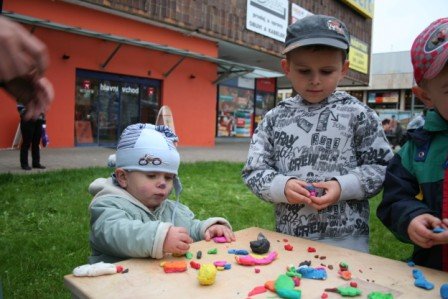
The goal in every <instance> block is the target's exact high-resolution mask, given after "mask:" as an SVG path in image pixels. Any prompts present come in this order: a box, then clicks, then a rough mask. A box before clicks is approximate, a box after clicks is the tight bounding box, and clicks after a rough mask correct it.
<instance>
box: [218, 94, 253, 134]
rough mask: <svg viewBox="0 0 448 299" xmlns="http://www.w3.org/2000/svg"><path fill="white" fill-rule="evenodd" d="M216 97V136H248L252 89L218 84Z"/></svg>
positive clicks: (250, 119) (250, 126)
mask: <svg viewBox="0 0 448 299" xmlns="http://www.w3.org/2000/svg"><path fill="white" fill-rule="evenodd" d="M218 97H219V98H218V119H217V136H219V137H224V136H225V137H231V136H235V137H250V135H251V132H252V118H253V103H254V91H253V90H251V89H245V88H238V87H231V86H224V85H220V86H219V90H218Z"/></svg>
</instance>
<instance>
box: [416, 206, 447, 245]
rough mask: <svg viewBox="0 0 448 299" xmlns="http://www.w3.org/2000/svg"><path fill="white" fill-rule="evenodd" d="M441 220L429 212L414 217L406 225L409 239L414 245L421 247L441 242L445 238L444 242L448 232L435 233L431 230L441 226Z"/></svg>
mask: <svg viewBox="0 0 448 299" xmlns="http://www.w3.org/2000/svg"><path fill="white" fill-rule="evenodd" d="M441 224H442V221H441V220H440V219H439V218H437V217H434V216H433V215H430V214H422V215H419V216H417V217H415V218H414V219H412V221H411V223H409V226H408V235H409V239H411V241H412V242H414V243H415V244H416V245H418V246H420V247H422V248H430V247H432V246H434V245H436V244H442V243H440V242H442V241H443V238H445V243H446V242H447V239H448V233H447V232H444V233H440V234H436V233H434V232H433V231H432V230H433V229H434V228H435V227H437V226H441Z"/></svg>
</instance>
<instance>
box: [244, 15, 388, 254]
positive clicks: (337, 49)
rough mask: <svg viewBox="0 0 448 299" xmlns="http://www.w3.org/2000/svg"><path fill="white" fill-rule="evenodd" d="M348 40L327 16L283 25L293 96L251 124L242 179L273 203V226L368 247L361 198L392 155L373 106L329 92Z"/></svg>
mask: <svg viewBox="0 0 448 299" xmlns="http://www.w3.org/2000/svg"><path fill="white" fill-rule="evenodd" d="M349 45H350V41H349V33H348V30H347V28H346V26H345V25H344V23H342V22H341V21H340V20H338V19H336V18H334V17H330V16H323V15H312V16H307V17H305V18H303V19H301V20H298V21H297V22H296V23H294V24H292V25H290V26H289V27H288V31H287V36H286V41H285V49H284V51H283V54H286V59H283V60H282V61H281V66H282V68H283V71H284V72H285V74H286V76H287V78H288V79H289V80H290V81H291V84H292V86H293V88H294V90H295V91H296V92H297V95H296V96H295V97H292V98H289V99H286V100H284V101H282V102H280V103H279V104H278V106H277V107H275V108H274V109H272V110H271V111H269V112H268V113H267V114H266V117H265V118H264V119H263V120H262V122H261V123H260V125H259V126H258V128H257V130H256V131H255V134H254V136H253V137H252V141H251V145H250V149H249V153H248V159H247V162H246V165H245V167H244V169H243V179H244V180H245V183H246V184H247V186H248V187H249V188H250V189H251V190H252V192H253V193H254V194H255V195H257V196H258V197H260V198H261V199H263V200H266V201H269V202H272V203H274V204H275V214H276V230H277V231H278V232H281V233H285V234H289V235H293V236H297V237H304V238H308V239H312V240H317V241H322V242H325V243H329V244H332V245H336V246H341V247H345V248H351V249H355V250H359V251H363V252H368V248H369V246H368V241H369V214H370V213H369V202H368V198H370V197H372V196H374V195H375V194H377V193H378V192H379V191H380V190H381V187H382V184H383V180H384V172H385V170H386V165H387V162H388V160H389V159H390V158H392V156H393V154H392V150H391V148H390V146H389V143H388V142H387V139H386V136H385V134H384V131H383V129H382V126H381V122H380V120H379V118H378V115H377V114H376V113H375V111H374V110H372V109H370V108H369V107H367V106H366V105H364V104H363V103H361V102H360V101H359V100H357V99H356V98H354V97H352V96H351V95H349V94H347V93H346V92H342V91H335V89H336V87H337V85H338V83H339V81H340V80H342V79H343V78H344V76H345V75H346V74H347V72H348V67H349V62H348V60H347V54H348V50H349ZM310 185H312V187H311V188H310ZM312 188H316V189H317V191H323V193H324V194H323V195H319V194H315V195H314V192H310V191H314V190H311V189H312ZM317 193H319V192H317Z"/></svg>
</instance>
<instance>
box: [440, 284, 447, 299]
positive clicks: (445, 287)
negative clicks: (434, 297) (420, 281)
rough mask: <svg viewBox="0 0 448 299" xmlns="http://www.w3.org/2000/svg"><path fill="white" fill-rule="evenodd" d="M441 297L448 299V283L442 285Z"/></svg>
mask: <svg viewBox="0 0 448 299" xmlns="http://www.w3.org/2000/svg"><path fill="white" fill-rule="evenodd" d="M440 297H442V299H448V283H445V284H442V286H441V287H440Z"/></svg>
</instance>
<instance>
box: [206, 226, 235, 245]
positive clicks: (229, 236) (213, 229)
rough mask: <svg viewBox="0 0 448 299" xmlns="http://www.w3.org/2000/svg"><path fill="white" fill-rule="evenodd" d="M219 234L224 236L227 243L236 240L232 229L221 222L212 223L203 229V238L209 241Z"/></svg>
mask: <svg viewBox="0 0 448 299" xmlns="http://www.w3.org/2000/svg"><path fill="white" fill-rule="evenodd" d="M221 236H223V237H225V238H226V241H227V242H228V243H230V242H232V241H235V240H236V239H235V235H234V234H233V231H232V230H231V229H230V228H228V227H227V226H225V225H222V224H214V225H211V226H210V227H209V228H207V230H206V231H205V235H204V239H205V240H206V241H210V240H211V239H212V238H214V237H221Z"/></svg>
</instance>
